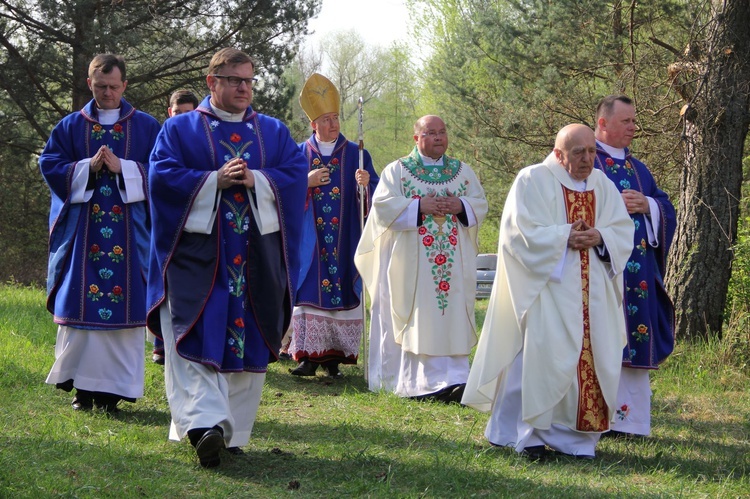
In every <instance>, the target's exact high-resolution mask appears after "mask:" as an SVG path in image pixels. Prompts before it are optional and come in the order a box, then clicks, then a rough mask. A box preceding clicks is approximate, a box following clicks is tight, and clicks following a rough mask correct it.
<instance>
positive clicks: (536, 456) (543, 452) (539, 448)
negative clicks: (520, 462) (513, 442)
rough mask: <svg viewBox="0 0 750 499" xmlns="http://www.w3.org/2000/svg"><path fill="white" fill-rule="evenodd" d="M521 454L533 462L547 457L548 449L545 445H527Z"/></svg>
mask: <svg viewBox="0 0 750 499" xmlns="http://www.w3.org/2000/svg"><path fill="white" fill-rule="evenodd" d="M521 455H522V456H524V457H525V458H526V459H528V460H529V461H532V462H536V461H541V460H542V459H544V458H545V457H547V449H546V448H545V447H544V446H543V445H532V446H529V447H525V448H524V449H523V450H522V451H521Z"/></svg>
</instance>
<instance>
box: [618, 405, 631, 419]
mask: <svg viewBox="0 0 750 499" xmlns="http://www.w3.org/2000/svg"><path fill="white" fill-rule="evenodd" d="M615 412H616V413H617V419H619V420H620V421H625V418H627V417H628V414H629V413H630V408H629V407H628V406H627V404H623V405H622V406H621V407H620V408H619V409H617V410H616V411H615Z"/></svg>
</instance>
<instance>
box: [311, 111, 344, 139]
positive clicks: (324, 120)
mask: <svg viewBox="0 0 750 499" xmlns="http://www.w3.org/2000/svg"><path fill="white" fill-rule="evenodd" d="M310 126H312V129H313V130H315V138H316V139H317V140H318V142H332V141H334V140H336V139H338V138H339V132H340V129H341V128H340V127H341V125H340V124H339V115H338V113H326V114H322V115H320V116H319V117H318V118H316V119H315V120H314V121H312V122H311V123H310Z"/></svg>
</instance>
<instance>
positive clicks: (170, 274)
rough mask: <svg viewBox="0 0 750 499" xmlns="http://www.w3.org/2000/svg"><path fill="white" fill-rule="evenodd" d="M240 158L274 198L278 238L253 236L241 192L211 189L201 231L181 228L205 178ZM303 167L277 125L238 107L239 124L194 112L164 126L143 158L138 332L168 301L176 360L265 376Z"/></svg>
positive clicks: (285, 312) (282, 314)
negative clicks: (215, 196)
mask: <svg viewBox="0 0 750 499" xmlns="http://www.w3.org/2000/svg"><path fill="white" fill-rule="evenodd" d="M235 157H241V158H243V159H244V160H245V161H246V162H247V166H248V168H250V169H252V170H254V173H255V175H256V178H257V176H258V175H263V176H264V177H265V178H266V179H267V180H268V182H269V184H270V186H271V189H272V190H273V194H274V196H275V203H276V209H277V212H278V217H279V223H280V231H277V232H272V233H270V234H265V235H262V234H261V233H260V230H259V228H258V225H257V223H256V220H255V217H254V216H253V212H252V210H251V209H250V202H251V199H250V197H251V196H253V195H254V192H248V190H247V189H246V188H245V187H244V186H241V185H240V186H233V187H230V188H228V189H223V190H221V191H220V196H219V201H218V206H217V207H216V209H217V216H216V219H215V221H214V225H213V227H212V229H211V232H210V234H199V233H191V232H188V231H185V230H184V227H185V223H186V221H187V218H188V216H189V214H190V211H191V208H192V205H193V203H194V201H195V199H196V196H197V194H198V193H199V191H200V189H201V187H202V186H203V184H204V182H205V181H206V179H207V178H208V176H209V174H210V173H211V172H214V171H216V170H218V169H219V168H221V167H222V166H223V165H224V164H225V163H226V162H227V161H228V160H230V159H232V158H235ZM306 188H307V162H306V161H305V158H304V156H303V155H302V153H301V152H300V150H299V148H298V146H297V144H296V143H295V142H294V141H293V139H292V137H291V135H290V133H289V130H288V129H287V127H286V126H285V125H284V124H283V123H281V122H280V121H279V120H277V119H274V118H271V117H269V116H265V115H262V114H258V113H256V112H255V111H253V110H252V108H248V109H247V111H246V112H245V115H244V118H243V120H242V121H239V122H230V121H223V120H221V119H220V118H218V117H217V116H215V115H214V114H213V111H212V110H211V107H210V102H209V97H207V98H206V99H205V100H204V101H203V102H202V103H201V105H200V106H199V107H198V108H197V109H196V111H195V112H191V113H185V114H181V115H179V116H176V117H173V118H171V119H169V120H167V122H166V123H165V125H164V127H163V129H162V131H161V133H160V134H159V137H158V138H157V141H156V145H155V147H154V151H153V153H152V156H151V170H150V174H149V191H150V193H151V210H152V214H153V226H152V241H151V265H153V267H152V268H150V269H149V270H150V272H149V288H148V326H149V328H150V329H151V330H152V331H153V332H154V334H156V335H157V336H159V335H161V324H160V321H159V306H160V305H161V304H162V303H164V301H165V300H167V299H168V301H169V304H170V313H171V317H172V325H173V328H174V338H175V341H176V348H177V352H178V354H179V355H181V356H182V357H184V358H186V359H188V360H191V361H194V362H199V363H201V364H204V365H207V366H212V367H214V368H215V369H217V370H219V371H221V372H241V371H249V372H265V371H266V368H267V366H268V362H269V360H271V359H275V358H276V356H277V355H278V351H279V347H280V344H281V336H282V334H283V332H284V331H285V330H286V328H287V327H288V325H289V320H290V318H291V311H292V304H293V303H294V292H295V290H296V287H297V278H298V275H299V251H298V248H299V245H300V238H301V230H302V214H303V206H304V201H305V191H306Z"/></svg>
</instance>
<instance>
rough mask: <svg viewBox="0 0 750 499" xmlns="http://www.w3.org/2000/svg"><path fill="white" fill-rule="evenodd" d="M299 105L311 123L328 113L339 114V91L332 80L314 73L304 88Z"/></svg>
mask: <svg viewBox="0 0 750 499" xmlns="http://www.w3.org/2000/svg"><path fill="white" fill-rule="evenodd" d="M299 105H300V106H302V110H303V111H304V112H305V114H306V115H307V118H308V119H309V120H310V121H315V120H316V119H318V118H320V117H321V116H322V115H324V114H326V113H338V112H339V91H338V89H337V88H336V87H335V86H334V84H333V83H331V80H329V79H328V78H326V77H325V76H323V75H322V74H318V73H313V74H312V75H310V78H308V79H307V81H306V82H305V86H304V87H302V92H301V93H300V94H299Z"/></svg>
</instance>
